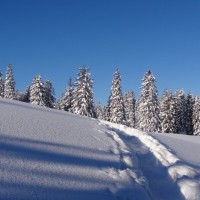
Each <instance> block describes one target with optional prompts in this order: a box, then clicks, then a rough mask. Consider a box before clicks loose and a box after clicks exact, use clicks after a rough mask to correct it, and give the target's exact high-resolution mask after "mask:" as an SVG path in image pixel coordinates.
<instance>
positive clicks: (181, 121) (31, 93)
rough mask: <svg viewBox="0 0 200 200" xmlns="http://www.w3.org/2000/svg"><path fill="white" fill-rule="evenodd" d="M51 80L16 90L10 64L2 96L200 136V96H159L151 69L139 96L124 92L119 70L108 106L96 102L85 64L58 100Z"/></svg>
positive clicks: (140, 126) (150, 129) (135, 125)
mask: <svg viewBox="0 0 200 200" xmlns="http://www.w3.org/2000/svg"><path fill="white" fill-rule="evenodd" d="M54 95H55V93H54V88H53V86H52V83H51V81H50V80H47V81H45V82H43V81H42V79H41V77H40V76H36V77H35V78H34V79H33V81H32V84H31V85H30V86H29V87H27V89H26V91H25V92H18V91H17V90H15V81H14V76H13V70H12V66H11V65H8V67H7V70H6V77H5V81H4V79H3V76H2V73H0V97H2V98H3V97H4V98H8V99H14V100H19V101H23V102H26V103H31V104H36V105H41V106H46V107H49V108H54V109H58V110H64V111H67V112H72V113H75V114H79V115H82V116H88V117H93V118H98V119H101V120H106V121H110V122H114V123H118V124H124V125H127V126H129V127H133V128H137V129H139V130H142V131H145V132H163V133H179V134H188V135H200V97H198V96H196V97H195V96H193V95H192V93H191V92H190V93H189V94H187V95H185V94H184V91H183V90H177V91H176V92H175V93H173V92H172V91H169V90H165V91H164V92H163V95H162V96H161V97H160V98H159V97H158V91H157V87H156V79H155V77H154V75H153V73H152V72H151V71H150V70H149V71H147V72H146V73H145V74H144V77H143V79H142V83H141V91H140V95H139V98H138V99H137V100H136V98H135V95H134V92H133V91H129V92H126V93H125V94H123V93H122V86H121V75H120V72H119V70H116V71H115V73H114V76H113V80H112V85H111V92H110V96H109V98H108V102H107V105H106V106H102V105H101V104H100V103H94V100H93V79H92V78H91V74H90V73H89V69H88V68H86V67H85V66H83V67H81V68H79V69H78V73H77V78H76V81H75V83H73V82H72V79H71V78H69V81H68V85H67V87H66V89H65V92H64V93H63V94H62V96H61V98H60V99H59V100H58V101H56V99H55V97H54Z"/></svg>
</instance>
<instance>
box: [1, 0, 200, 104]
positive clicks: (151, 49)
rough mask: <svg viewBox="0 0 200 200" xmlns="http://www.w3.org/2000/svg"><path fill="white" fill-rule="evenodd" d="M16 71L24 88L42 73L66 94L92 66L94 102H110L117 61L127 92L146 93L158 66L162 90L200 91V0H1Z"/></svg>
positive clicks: (5, 55) (8, 59) (6, 58)
mask: <svg viewBox="0 0 200 200" xmlns="http://www.w3.org/2000/svg"><path fill="white" fill-rule="evenodd" d="M9 63H11V64H12V66H13V70H14V77H15V81H16V88H17V89H18V90H19V91H23V90H25V88H26V87H27V86H28V85H30V84H31V82H32V79H33V78H34V77H35V76H36V75H41V76H42V78H43V80H46V79H50V80H52V82H53V86H54V88H55V91H56V97H57V98H59V97H60V95H61V93H62V92H63V91H64V88H65V86H66V83H67V79H68V78H69V77H70V76H71V77H72V78H73V80H75V78H76V73H77V69H78V68H79V67H80V66H82V65H86V66H88V67H89V68H90V71H91V74H92V78H93V79H94V92H95V101H99V100H100V101H101V102H102V103H105V102H106V101H107V98H108V95H109V93H110V87H111V81H112V78H113V73H114V71H115V69H116V68H118V69H119V71H120V72H121V76H122V88H123V92H126V91H129V90H133V91H134V92H135V93H136V95H138V93H139V87H140V84H141V78H142V77H143V75H144V73H145V72H146V71H147V70H148V69H151V70H152V72H153V74H154V75H155V77H156V80H157V87H158V90H159V94H162V92H163V89H165V88H169V89H172V90H176V89H178V88H183V89H184V90H185V91H186V92H188V91H190V90H191V91H192V92H193V93H194V94H195V95H200V1H199V0H191V1H190V0H0V69H1V70H2V72H3V74H4V75H5V69H6V67H7V65H8V64H9Z"/></svg>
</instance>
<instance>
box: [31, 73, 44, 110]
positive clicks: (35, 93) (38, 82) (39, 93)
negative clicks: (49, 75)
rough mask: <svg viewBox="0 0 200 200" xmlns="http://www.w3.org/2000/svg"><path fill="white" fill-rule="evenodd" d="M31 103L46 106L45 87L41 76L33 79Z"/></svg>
mask: <svg viewBox="0 0 200 200" xmlns="http://www.w3.org/2000/svg"><path fill="white" fill-rule="evenodd" d="M30 103H31V104H36V105H40V106H45V101H44V85H43V82H42V79H41V77H40V76H36V77H35V78H34V79H33V82H32V85H31V87H30Z"/></svg>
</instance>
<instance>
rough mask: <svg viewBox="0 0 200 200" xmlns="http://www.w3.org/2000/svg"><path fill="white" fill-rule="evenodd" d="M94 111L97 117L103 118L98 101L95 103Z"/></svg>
mask: <svg viewBox="0 0 200 200" xmlns="http://www.w3.org/2000/svg"><path fill="white" fill-rule="evenodd" d="M95 113H96V117H97V119H103V108H102V106H101V103H100V102H98V103H97V104H95Z"/></svg>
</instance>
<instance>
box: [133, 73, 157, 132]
mask: <svg viewBox="0 0 200 200" xmlns="http://www.w3.org/2000/svg"><path fill="white" fill-rule="evenodd" d="M155 81H156V80H155V77H154V76H153V74H152V72H151V71H150V70H149V71H148V72H146V73H145V75H144V77H143V79H142V85H141V92H140V98H139V101H138V107H137V109H138V111H137V115H138V116H137V128H138V129H140V130H142V131H147V132H158V131H159V128H160V118H159V112H160V110H159V101H158V96H157V88H156V85H155Z"/></svg>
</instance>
